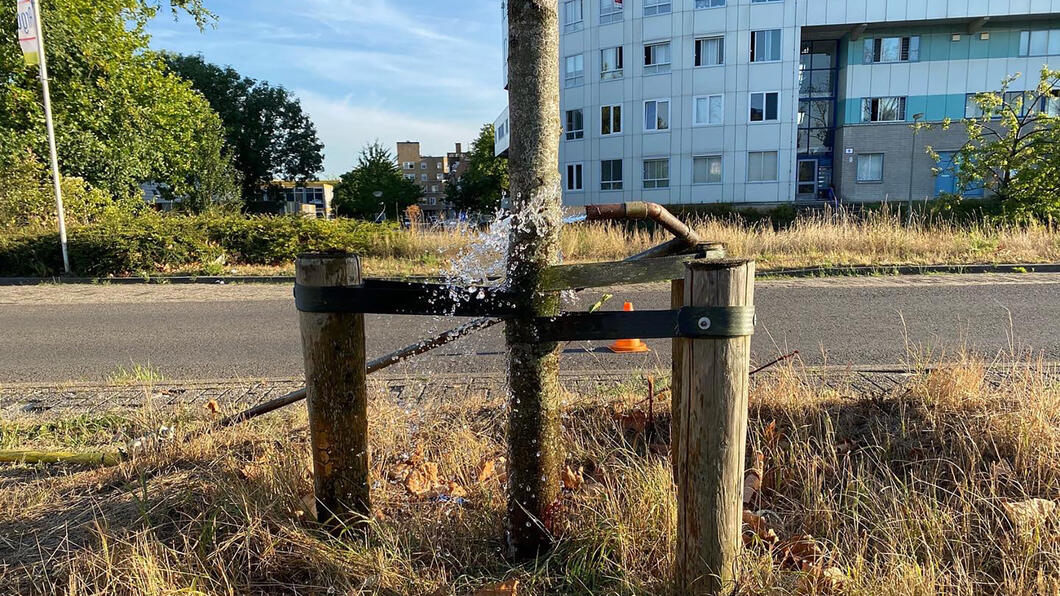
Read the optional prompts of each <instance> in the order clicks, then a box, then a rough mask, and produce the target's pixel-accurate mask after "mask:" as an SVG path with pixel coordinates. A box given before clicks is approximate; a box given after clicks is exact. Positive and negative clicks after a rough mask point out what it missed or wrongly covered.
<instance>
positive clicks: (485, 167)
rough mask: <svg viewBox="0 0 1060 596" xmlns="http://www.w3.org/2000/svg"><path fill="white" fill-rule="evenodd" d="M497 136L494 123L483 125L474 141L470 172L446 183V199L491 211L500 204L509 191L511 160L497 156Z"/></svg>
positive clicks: (475, 210) (461, 206)
mask: <svg viewBox="0 0 1060 596" xmlns="http://www.w3.org/2000/svg"><path fill="white" fill-rule="evenodd" d="M494 135H495V131H494V130H493V125H492V124H486V125H485V126H483V127H482V130H481V131H479V135H478V138H476V139H475V142H474V143H472V144H471V155H470V157H469V158H468V168H467V171H466V172H464V174H463V175H461V176H460V177H459V178H457V179H450V180H448V181H447V182H446V184H445V197H446V200H447V201H449V202H450V203H451V204H452V205H453V207H455V208H456V209H459V210H461V211H470V212H472V213H490V212H493V211H496V210H497V208H498V207H500V204H501V196H502V195H503V193H504V191H506V190H508V160H507V159H506V158H503V157H496V156H494V154H493V145H494Z"/></svg>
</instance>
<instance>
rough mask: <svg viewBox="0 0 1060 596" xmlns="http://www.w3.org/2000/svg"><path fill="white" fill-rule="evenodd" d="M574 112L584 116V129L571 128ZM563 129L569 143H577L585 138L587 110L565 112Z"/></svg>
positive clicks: (578, 109) (577, 109) (576, 109)
mask: <svg viewBox="0 0 1060 596" xmlns="http://www.w3.org/2000/svg"><path fill="white" fill-rule="evenodd" d="M574 112H581V115H582V118H581V120H582V127H581V128H572V127H571V126H570V124H571V117H570V116H571V114H573V113H574ZM563 129H564V130H563V133H564V135H563V136H564V138H565V139H567V140H568V141H577V140H579V139H583V138H585V110H583V109H582V108H575V109H573V110H567V111H566V112H564V113H563Z"/></svg>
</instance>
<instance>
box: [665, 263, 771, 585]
mask: <svg viewBox="0 0 1060 596" xmlns="http://www.w3.org/2000/svg"><path fill="white" fill-rule="evenodd" d="M754 272H755V264H754V261H749V260H744V259H728V260H722V261H705V260H704V261H693V262H691V263H689V264H688V269H687V274H686V277H685V283H684V290H685V293H684V304H685V305H686V306H751V305H753V304H754ZM682 344H683V349H682V355H683V359H684V362H685V366H683V367H682V371H681V375H682V380H681V383H680V385H679V387H680V390H681V398H680V400H679V401H678V408H679V409H680V413H679V414H675V416H674V417H675V420H676V422H677V424H678V428H677V433H676V437H675V439H674V445H675V451H674V459H675V461H674V465H675V467H676V468H677V471H676V473H677V557H676V568H675V580H676V584H677V592H678V593H680V594H709V595H712V596H715V595H721V594H730V593H732V592H733V589H734V588H735V586H736V581H737V579H738V578H737V573H738V568H737V566H738V564H739V555H740V545H741V537H740V533H741V527H742V502H743V499H742V486H743V471H744V455H745V452H746V447H745V445H746V441H747V384H748V372H749V371H748V368H749V363H750V357H751V338H750V337H731V338H728V337H726V338H710V339H694V340H693V339H684V340H682Z"/></svg>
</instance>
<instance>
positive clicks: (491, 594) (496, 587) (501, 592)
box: [472, 579, 519, 596]
mask: <svg viewBox="0 0 1060 596" xmlns="http://www.w3.org/2000/svg"><path fill="white" fill-rule="evenodd" d="M518 588H519V580H517V579H509V580H507V581H503V582H499V583H495V584H489V585H486V586H482V587H481V588H479V589H477V590H475V592H474V594H473V595H472V596H515V594H516V590H517V589H518Z"/></svg>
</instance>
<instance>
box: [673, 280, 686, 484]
mask: <svg viewBox="0 0 1060 596" xmlns="http://www.w3.org/2000/svg"><path fill="white" fill-rule="evenodd" d="M684 305H685V280H683V279H674V280H671V281H670V308H673V309H678V308H681V307H682V306H684ZM684 347H685V340H683V339H681V338H680V337H675V338H674V339H673V340H672V346H671V349H670V354H671V358H672V363H671V365H670V370H671V372H670V465H671V467H672V468H673V473H674V482H675V483H676V482H677V453H678V452H679V451H680V447H679V443H678V439H679V438H680V434H679V433H678V428H680V422H679V420H680V416H681V397H682V396H683V395H684V389H683V387H684V384H683V383H682V380H683V379H682V375H683V374H684V373H683V371H684V368H683V367H684V362H685V356H684Z"/></svg>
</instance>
